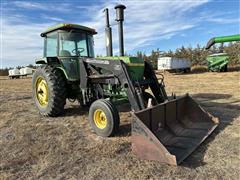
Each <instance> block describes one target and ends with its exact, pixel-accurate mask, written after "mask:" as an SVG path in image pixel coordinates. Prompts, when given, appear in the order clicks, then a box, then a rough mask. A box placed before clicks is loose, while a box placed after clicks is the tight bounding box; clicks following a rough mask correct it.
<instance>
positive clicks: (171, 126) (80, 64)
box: [32, 5, 218, 165]
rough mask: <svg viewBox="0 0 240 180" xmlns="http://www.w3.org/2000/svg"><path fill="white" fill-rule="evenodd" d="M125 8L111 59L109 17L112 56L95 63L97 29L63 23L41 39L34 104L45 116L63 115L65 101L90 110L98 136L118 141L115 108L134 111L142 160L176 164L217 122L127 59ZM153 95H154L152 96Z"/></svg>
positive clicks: (135, 147) (108, 33)
mask: <svg viewBox="0 0 240 180" xmlns="http://www.w3.org/2000/svg"><path fill="white" fill-rule="evenodd" d="M125 8H126V7H125V6H123V5H118V6H116V7H115V9H116V13H117V17H116V21H117V22H118V30H119V47H120V50H119V52H120V54H119V56H118V57H112V40H111V39H112V34H111V26H110V24H109V16H108V9H105V15H106V28H105V32H106V50H107V57H98V58H94V49H93V35H94V34H96V31H95V30H94V29H91V28H88V27H85V26H80V25H75V24H60V25H57V26H54V27H51V28H49V29H48V30H47V31H45V32H43V33H42V34H41V36H42V37H44V57H43V58H41V59H37V60H36V64H41V66H40V67H39V68H38V69H37V70H36V72H35V73H34V76H33V80H32V89H33V99H34V101H35V104H36V106H37V108H38V110H39V112H40V114H42V115H44V116H53V117H55V116H58V115H60V114H61V113H63V112H64V105H65V104H66V99H70V100H73V99H77V100H78V101H79V102H80V104H81V105H82V106H90V108H89V121H90V124H91V127H92V129H93V130H94V131H95V133H96V134H97V135H99V136H103V137H109V136H113V135H114V134H115V133H116V132H117V130H118V128H119V124H120V119H119V113H118V109H117V106H116V104H122V103H124V102H128V103H130V105H131V109H132V137H131V138H132V151H133V152H134V153H135V154H136V155H138V156H139V157H140V158H142V159H149V160H158V161H160V162H164V163H168V164H174V165H177V164H179V163H181V162H182V161H183V160H184V159H185V158H186V157H187V156H188V155H189V154H190V153H192V152H193V151H194V149H196V148H197V146H198V145H199V144H200V143H201V142H203V141H204V139H205V138H207V137H208V136H209V135H210V133H211V132H212V131H213V130H214V129H215V128H216V127H217V125H218V119H217V118H214V117H213V116H211V115H210V114H209V113H207V112H205V111H204V110H203V109H202V108H201V107H200V106H199V105H198V104H197V103H196V102H195V101H194V100H193V99H192V98H191V97H190V96H189V95H185V96H183V97H178V98H176V97H170V98H169V97H168V96H167V94H166V92H165V85H164V79H163V76H160V78H159V79H158V78H157V76H156V75H155V72H154V70H153V68H152V66H151V64H149V63H148V62H145V61H144V60H143V59H139V58H137V57H128V56H124V46H123V20H124V14H123V13H124V9H125ZM149 91H151V93H149Z"/></svg>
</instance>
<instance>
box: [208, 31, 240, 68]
mask: <svg viewBox="0 0 240 180" xmlns="http://www.w3.org/2000/svg"><path fill="white" fill-rule="evenodd" d="M232 41H240V34H235V35H230V36H220V37H215V38H212V39H211V40H209V42H208V44H209V47H208V48H210V47H211V46H212V45H214V44H215V43H224V42H232ZM207 46H208V45H207ZM228 59H229V57H228V54H226V53H219V54H212V55H209V56H208V57H207V61H208V69H209V70H210V71H224V70H227V65H228V62H229V60H228Z"/></svg>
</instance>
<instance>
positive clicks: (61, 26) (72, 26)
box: [41, 23, 97, 36]
mask: <svg viewBox="0 0 240 180" xmlns="http://www.w3.org/2000/svg"><path fill="white" fill-rule="evenodd" d="M59 29H62V30H66V29H78V30H83V31H87V32H90V33H91V34H97V32H96V31H95V29H92V28H89V27H86V26H82V25H78V24H65V23H61V24H57V25H55V26H51V27H49V28H48V29H47V30H46V31H44V32H42V33H41V36H45V35H46V34H47V33H50V32H53V31H56V30H59Z"/></svg>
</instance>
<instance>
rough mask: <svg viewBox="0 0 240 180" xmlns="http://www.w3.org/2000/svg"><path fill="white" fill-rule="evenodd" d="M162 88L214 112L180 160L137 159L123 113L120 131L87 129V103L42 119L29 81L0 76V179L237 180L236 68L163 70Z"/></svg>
mask: <svg viewBox="0 0 240 180" xmlns="http://www.w3.org/2000/svg"><path fill="white" fill-rule="evenodd" d="M165 82H166V89H167V91H168V92H169V94H170V93H171V92H175V93H176V94H177V95H181V94H184V93H186V92H189V93H190V94H191V95H193V97H194V98H195V99H196V100H197V101H199V102H200V103H201V104H202V105H203V107H204V108H205V109H207V110H208V111H209V112H210V113H212V114H213V115H215V116H217V117H219V118H220V121H221V124H220V126H219V127H218V128H217V129H216V131H214V133H213V134H212V135H211V136H210V137H209V138H208V139H207V140H206V141H205V142H204V143H203V144H202V145H201V146H200V147H199V148H198V149H197V150H196V151H195V152H194V153H193V154H192V155H191V156H190V157H189V158H187V159H186V160H185V161H184V162H183V164H182V165H181V166H178V167H176V166H169V165H165V164H159V163H158V162H153V161H143V160H139V159H138V158H137V157H135V156H134V155H133V154H132V153H131V143H130V133H131V132H130V119H131V118H130V117H131V116H130V113H129V112H122V113H121V127H120V132H119V133H118V134H117V136H116V137H113V138H108V139H104V138H100V137H97V136H96V135H95V134H93V133H92V132H91V129H90V127H89V124H88V120H87V109H80V108H79V107H78V105H77V103H73V104H72V103H69V102H68V103H67V106H66V110H65V111H66V112H65V115H64V116H62V117H58V118H43V117H41V116H40V115H39V114H38V112H37V110H36V108H35V107H34V104H33V101H32V99H31V80H30V79H18V80H4V79H3V78H2V79H1V80H0V179H18V178H21V179H26V178H31V179H49V178H57V179H61V178H64V179H65V178H77V179H169V178H171V179H239V172H240V168H239V167H240V152H239V151H240V147H239V145H240V144H239V143H240V142H239V141H240V134H239V130H240V119H239V110H240V106H239V105H240V104H239V103H240V97H239V95H240V94H239V87H240V85H239V73H238V72H231V73H202V74H187V75H184V74H182V75H172V74H169V73H167V74H166V75H165Z"/></svg>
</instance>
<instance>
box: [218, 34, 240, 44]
mask: <svg viewBox="0 0 240 180" xmlns="http://www.w3.org/2000/svg"><path fill="white" fill-rule="evenodd" d="M214 41H215V43H224V42H232V41H240V34H235V35H231V36H220V37H215V38H214Z"/></svg>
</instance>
